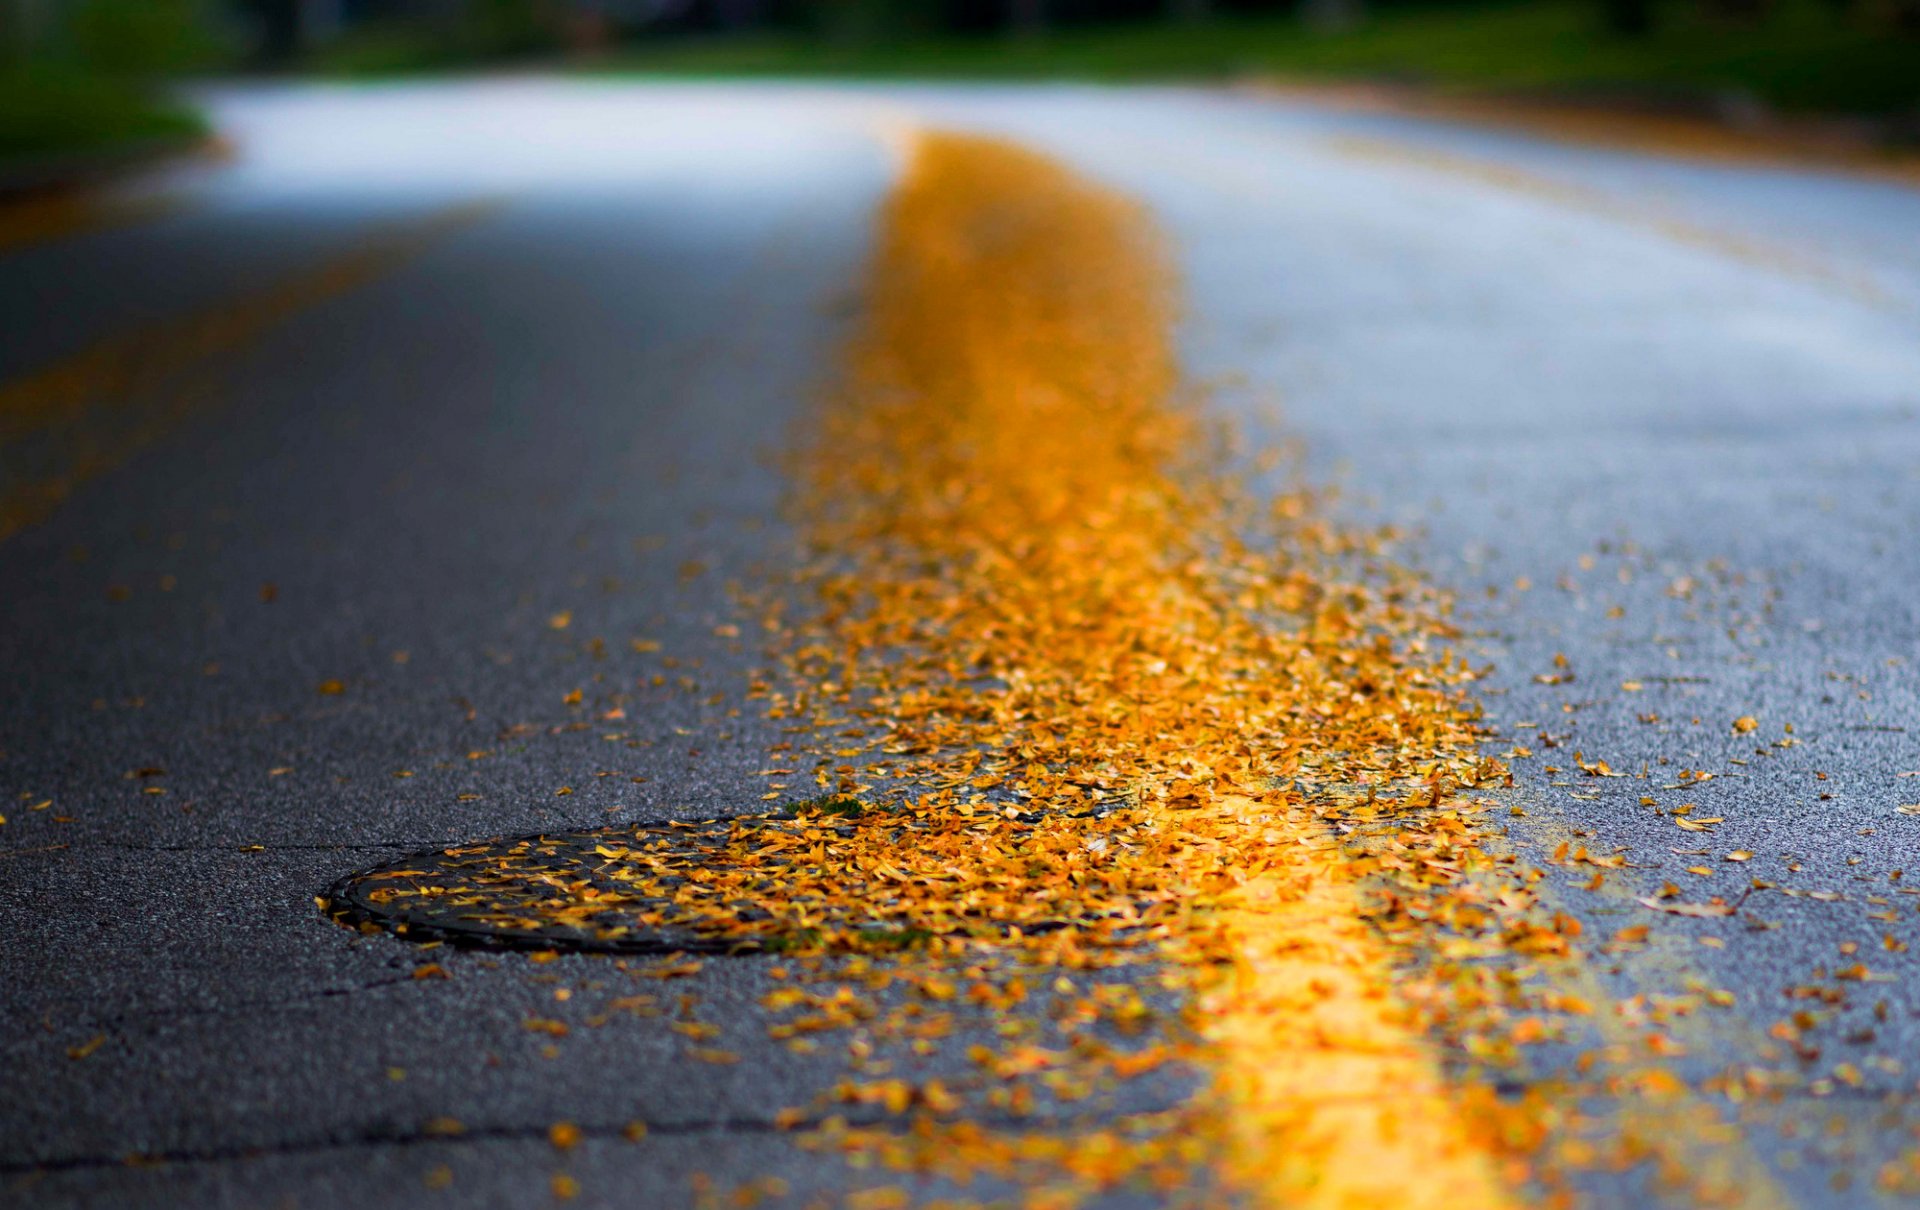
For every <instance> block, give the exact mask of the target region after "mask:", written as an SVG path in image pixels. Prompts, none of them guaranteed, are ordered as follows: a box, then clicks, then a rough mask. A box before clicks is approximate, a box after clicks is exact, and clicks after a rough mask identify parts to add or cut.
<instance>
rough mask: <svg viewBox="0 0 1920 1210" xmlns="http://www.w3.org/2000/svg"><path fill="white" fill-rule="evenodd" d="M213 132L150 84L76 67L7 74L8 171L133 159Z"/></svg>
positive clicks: (1, 149)
mask: <svg viewBox="0 0 1920 1210" xmlns="http://www.w3.org/2000/svg"><path fill="white" fill-rule="evenodd" d="M204 131H205V124H204V123H203V122H202V121H201V119H200V117H199V115H197V114H196V113H194V112H193V110H191V109H190V108H188V107H186V106H184V105H181V104H179V103H177V102H174V101H171V100H169V99H167V98H166V97H164V96H163V95H160V94H159V93H157V92H155V91H154V90H153V89H152V88H150V87H148V86H146V85H145V84H143V83H139V82H136V81H133V80H129V79H126V78H123V77H118V76H109V75H103V74H100V73H96V72H91V71H86V70H83V69H80V68H76V67H72V66H68V65H51V64H32V65H20V66H12V67H7V68H5V69H0V163H5V162H18V161H31V160H40V159H46V158H52V157H63V156H74V155H86V154H91V153H98V152H114V151H131V150H135V149H138V148H142V147H147V146H153V145H157V144H160V143H164V142H170V141H175V140H178V141H186V140H189V139H192V138H194V137H196V136H198V135H200V134H202V133H204Z"/></svg>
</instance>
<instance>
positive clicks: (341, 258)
mask: <svg viewBox="0 0 1920 1210" xmlns="http://www.w3.org/2000/svg"><path fill="white" fill-rule="evenodd" d="M496 205H497V203H494V202H467V203H462V204H459V205H456V206H450V207H447V208H445V209H442V210H438V211H435V212H433V213H431V214H429V215H426V216H424V217H417V218H412V219H409V220H406V221H404V222H399V223H394V224H391V225H388V226H384V227H382V228H379V229H378V230H376V231H374V232H372V233H370V234H368V235H366V236H364V237H363V238H361V239H360V240H358V241H357V242H356V243H355V244H354V245H353V246H352V247H350V248H348V249H346V250H345V251H343V252H340V253H337V254H335V255H334V256H331V257H329V258H327V259H326V260H324V261H322V262H320V263H319V264H317V265H313V266H310V267H308V268H305V269H302V270H300V271H298V272H295V273H293V274H291V275H289V276H287V277H285V278H282V279H281V280H279V281H277V282H275V283H274V284H273V285H271V286H269V287H268V288H266V289H265V290H261V291H256V292H253V293H249V294H245V295H241V296H240V297H237V298H234V299H230V300H228V301H226V302H222V303H219V304H216V305H214V306H212V307H209V308H207V309H205V310H202V311H200V312H198V313H196V314H193V315H189V316H186V317H184V318H181V319H177V320H172V321H168V322H164V323H160V324H156V325H153V326H150V327H147V328H144V329H141V330H138V331H135V332H131V333H128V334H124V335H121V336H116V337H110V338H108V339H106V340H103V341H100V342H99V343H97V344H94V345H92V346H89V347H88V348H85V349H82V350H81V351H79V352H78V353H75V354H73V355H71V356H69V357H66V358H64V359H62V360H61V361H58V362H56V363H55V364H53V365H51V366H48V367H46V368H45V369H42V370H40V371H38V372H36V373H33V374H30V375H28V376H27V377H24V378H20V379H16V380H14V381H13V382H11V383H8V384H6V385H4V386H0V446H7V445H14V444H17V443H21V442H26V441H46V442H49V443H50V445H51V451H52V454H53V461H55V462H56V463H57V465H56V466H55V467H53V468H52V469H50V470H48V471H46V472H43V473H42V474H40V475H39V476H38V477H36V478H34V479H32V480H30V481H27V482H23V483H19V484H16V485H14V486H13V487H12V488H10V489H8V490H7V491H6V492H5V493H4V494H0V541H5V540H6V539H7V538H9V537H12V536H13V535H14V534H16V533H18V532H19V531H20V530H22V529H24V528H26V527H28V526H30V525H34V524H37V523H38V522H39V521H41V520H43V519H44V518H45V517H46V516H48V515H49V514H50V513H51V512H52V511H53V510H54V509H56V508H58V507H59V505H60V504H61V503H62V502H64V501H65V500H66V499H67V498H68V497H69V496H70V495H72V493H73V491H74V490H75V489H76V488H77V487H79V486H80V485H81V484H83V483H85V482H87V481H89V480H91V479H93V478H95V477H97V476H98V475H100V474H102V473H104V472H106V471H109V470H111V469H113V468H114V467H117V466H119V465H120V464H122V463H123V462H125V461H126V460H127V459H128V458H130V457H132V456H133V455H134V454H135V453H137V452H138V451H139V450H141V449H143V448H145V447H146V446H147V445H149V444H151V443H152V442H153V441H155V440H157V439H158V438H159V437H161V436H163V435H164V434H165V433H167V432H170V431H172V429H173V427H174V426H175V425H176V424H177V423H178V422H179V421H180V420H181V419H182V418H183V417H185V416H186V415H188V414H189V413H191V411H192V410H193V409H194V408H195V407H197V406H199V405H201V404H202V403H204V402H206V400H207V399H208V397H209V393H208V392H207V391H206V390H205V387H204V384H203V383H200V382H197V381H193V380H191V375H192V374H193V373H194V372H196V371H198V370H200V369H201V368H202V367H204V366H206V365H208V364H209V363H211V362H212V361H213V360H214V359H216V358H218V357H219V356H220V355H222V354H225V353H228V352H231V351H232V350H234V349H237V348H239V347H241V346H242V345H244V344H246V343H247V342H249V341H251V340H253V339H255V338H257V337H259V336H261V335H263V334H264V333H266V332H267V331H269V330H270V329H272V328H274V327H276V326H278V325H279V324H281V323H283V322H284V321H286V320H288V319H290V318H292V317H293V316H294V315H297V314H299V313H300V312H302V311H305V310H307V309H308V308H310V307H313V306H316V305H318V304H319V303H322V302H325V301H327V300H328V299H331V298H336V297H338V296H340V295H342V294H345V293H347V292H348V291H350V290H353V289H355V288H357V287H359V286H361V285H364V284H366V283H367V282H369V281H372V280H373V279H375V278H376V277H378V276H380V275H381V274H383V273H385V272H387V271H389V270H391V269H392V268H393V267H395V266H396V265H398V264H399V263H401V262H402V261H404V260H405V259H407V258H408V257H410V256H413V255H415V254H416V253H418V252H420V251H421V250H423V249H424V248H425V247H427V246H428V245H429V244H430V243H432V242H433V241H434V240H436V239H438V238H440V237H441V236H443V235H446V234H448V233H449V232H451V231H454V230H456V229H458V228H460V227H463V226H465V225H467V224H469V223H472V222H474V221H475V220H477V219H478V218H480V217H481V216H483V215H485V214H487V213H490V212H491V211H492V210H493V209H494V208H495V207H496Z"/></svg>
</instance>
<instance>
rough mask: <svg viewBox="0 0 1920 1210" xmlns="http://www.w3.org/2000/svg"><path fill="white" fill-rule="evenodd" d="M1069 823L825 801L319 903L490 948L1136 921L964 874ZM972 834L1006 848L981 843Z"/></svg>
mask: <svg viewBox="0 0 1920 1210" xmlns="http://www.w3.org/2000/svg"><path fill="white" fill-rule="evenodd" d="M1070 819H1077V820H1079V822H1080V823H1081V824H1084V822H1085V817H1084V816H1083V815H1082V816H1072V817H1069V816H1047V815H1020V816H1015V815H1012V814H1011V813H1008V814H1005V815H1002V814H999V813H991V814H983V815H981V816H978V817H974V818H968V817H961V818H953V817H948V816H939V817H935V816H930V815H926V814H918V813H914V812H911V811H904V810H903V811H887V810H880V809H863V808H862V807H861V806H860V805H859V804H857V803H851V802H839V803H829V804H827V805H826V806H824V807H821V808H809V809H807V810H804V811H800V812H786V813H781V814H774V815H756V816H747V817H740V818H734V819H719V820H708V821H701V822H693V823H677V822H676V823H644V824H624V825H618V826H615V827H608V828H596V829H593V830H590V831H579V832H563V833H551V834H543V835H538V836H523V837H517V838H507V839H498V840H485V841H478V842H475V843H472V844H463V845H456V846H453V847H450V848H445V849H437V850H432V851H428V852H423V853H416V854H413V855H412V856H409V857H403V858H401V859H399V860H397V861H392V862H388V863H386V864H384V865H379V866H375V867H373V868H372V869H369V870H364V871H361V872H359V873H356V874H352V875H349V876H348V877H346V878H343V879H341V880H340V881H339V882H337V883H335V884H334V885H333V886H332V887H331V888H329V889H328V891H327V892H326V894H324V895H323V896H321V898H320V906H321V909H322V910H323V911H325V912H326V913H327V915H329V916H330V917H332V918H333V919H334V920H336V921H338V922H339V923H341V924H344V925H347V926H349V927H355V928H359V929H361V930H362V931H368V932H373V931H385V932H390V933H393V934H396V935H398V936H401V937H405V938H407V939H409V940H413V941H423V942H424V941H439V942H446V943H451V944H458V945H467V946H480V947H487V948H496V949H537V950H556V949H557V950H576V951H594V952H603V953H621V954H660V953H672V952H689V953H749V952H756V951H767V950H788V949H796V948H805V947H810V946H813V945H816V944H820V943H822V942H824V941H833V942H837V943H840V944H853V945H857V946H859V947H860V948H863V949H871V948H887V947H896V946H897V947H905V946H910V945H914V944H918V943H920V942H922V941H925V940H927V939H930V938H933V937H940V936H951V935H956V934H961V935H983V934H988V933H992V934H998V935H1005V934H1006V933H1007V932H1008V931H1010V930H1015V929H1017V930H1019V931H1021V932H1024V933H1039V932H1049V931H1054V930H1058V929H1061V928H1066V927H1084V928H1087V929H1089V930H1091V931H1093V932H1096V933H1098V934H1101V935H1104V936H1107V937H1109V938H1112V939H1114V940H1118V939H1119V937H1120V936H1121V935H1122V934H1124V933H1126V932H1130V931H1131V930H1132V929H1135V928H1137V927H1138V926H1139V925H1140V924H1141V918H1140V916H1139V914H1138V912H1137V911H1136V910H1134V909H1131V908H1129V909H1126V910H1120V911H1116V910H1114V907H1113V904H1112V902H1111V901H1108V902H1105V903H1101V904H1098V905H1095V904H1092V903H1080V902H1075V901H1073V900H1071V899H1070V898H1066V899H1050V898H1048V897H1047V896H1044V895H1043V896H1039V897H1032V896H1028V897H1021V896H1017V895H1008V894H1006V893H1004V890H1003V891H1002V892H1001V893H997V894H985V893H983V888H986V887H990V886H991V885H992V884H993V883H994V882H996V881H1000V882H1002V886H1003V887H1004V885H1005V884H1004V880H1001V879H996V877H995V871H993V870H989V869H984V868H969V867H970V866H976V865H978V864H979V863H980V862H981V861H982V860H989V859H988V858H987V857H986V856H985V855H987V854H990V853H991V854H995V855H998V854H1004V855H1005V857H1006V859H1007V860H1009V861H1013V862H1020V863H1022V864H1025V863H1026V861H1027V859H1026V858H1025V857H1022V855H1021V852H1020V850H1021V849H1023V848H1025V847H1026V846H1025V845H1023V844H1020V843H1015V844H1012V845H1007V844H1005V843H1004V842H1005V840H1006V834H1007V833H1008V832H1009V831H1015V832H1018V830H1020V829H1026V836H1028V837H1031V838H1032V839H1033V840H1034V841H1035V842H1036V845H1037V847H1038V848H1046V847H1047V836H1046V834H1047V833H1048V832H1049V831H1050V830H1052V829H1053V828H1056V827H1063V826H1065V825H1066V824H1067V823H1068V821H1069V820H1070ZM983 828H991V829H992V830H993V831H994V832H995V834H996V836H997V837H998V838H999V839H1000V841H1001V842H1002V843H1001V844H1000V845H998V846H996V847H992V848H989V847H987V846H983V845H982V843H981V842H982V840H983V836H982V835H980V834H979V833H980V832H981V830H982V829H983ZM1076 835H1078V833H1076ZM1074 843H1078V841H1077V840H1076V841H1075V842H1074ZM1030 856H1037V853H1036V854H1032V855H1030ZM991 860H994V861H997V860H998V857H997V856H996V857H994V858H992V859H991ZM1002 872H1003V873H1004V871H1002Z"/></svg>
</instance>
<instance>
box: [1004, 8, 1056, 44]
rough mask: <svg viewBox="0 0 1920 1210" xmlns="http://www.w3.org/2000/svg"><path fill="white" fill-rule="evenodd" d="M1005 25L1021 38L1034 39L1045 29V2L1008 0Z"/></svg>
mask: <svg viewBox="0 0 1920 1210" xmlns="http://www.w3.org/2000/svg"><path fill="white" fill-rule="evenodd" d="M1007 23H1008V24H1009V25H1010V26H1012V28H1013V32H1014V33H1015V34H1017V35H1019V36H1021V37H1028V38H1030V37H1034V36H1036V35H1038V34H1043V33H1045V32H1046V29H1047V0H1009V6H1008V9H1007Z"/></svg>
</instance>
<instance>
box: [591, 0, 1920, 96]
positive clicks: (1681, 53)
mask: <svg viewBox="0 0 1920 1210" xmlns="http://www.w3.org/2000/svg"><path fill="white" fill-rule="evenodd" d="M1658 13H1659V20H1658V24H1657V26H1656V28H1655V29H1654V30H1653V32H1652V33H1650V34H1649V35H1647V36H1645V37H1641V38H1624V37H1619V36H1615V35H1610V34H1608V33H1606V32H1604V31H1603V30H1602V29H1601V24H1600V14H1599V7H1598V5H1596V4H1593V3H1578V2H1571V0H1517V2H1515V3H1508V4H1493V5H1476V6H1461V7H1454V6H1445V7H1422V8H1414V9H1384V10H1378V11H1376V13H1375V14H1374V15H1373V17H1372V18H1371V19H1370V20H1368V21H1367V22H1366V23H1365V24H1363V25H1361V26H1360V27H1358V28H1356V29H1353V30H1351V31H1348V32H1341V33H1317V32H1313V31H1310V30H1308V29H1306V28H1304V27H1303V26H1302V25H1301V24H1300V23H1299V22H1297V21H1294V20H1290V19H1284V18H1260V19H1245V18H1224V17H1223V18H1219V19H1216V20H1213V21H1209V22H1204V23H1194V24H1184V25H1180V24H1175V25H1166V24H1154V25H1131V26H1127V25H1115V26H1105V27H1099V28H1091V29H1069V30H1060V31H1058V32H1053V33H1048V34H1044V35H1040V36H1036V37H1031V38H1026V39H1008V38H986V37H982V38H959V37H911V38H903V39H899V40H893V41H872V42H863V43H839V44H836V43H833V42H830V41H823V40H820V39H815V38H803V37H767V36H762V37H754V38H744V39H743V38H718V37H714V38H684V39H678V40H673V41H661V42H658V43H653V44H639V45H635V46H632V47H629V48H628V49H626V50H625V51H623V52H622V53H621V54H619V55H618V56H617V57H616V58H614V59H613V60H611V61H609V62H607V63H605V64H602V65H600V66H599V67H598V68H596V70H599V71H613V72H627V73H649V74H662V75H680V76H743V75H747V76H751V75H836V76H856V77H862V76H864V77H881V78H885V77H902V76H921V77H935V78H998V79H1008V78H1013V79H1034V78H1047V79H1060V78H1065V79H1084V80H1143V79H1175V80H1178V79H1222V78H1230V77H1246V76H1271V77H1279V78H1287V77H1292V78H1307V79H1326V78H1356V77H1366V78H1375V79H1379V78H1391V79H1397V80H1403V81H1407V82H1415V83H1423V84H1429V85H1433V86H1436V87H1440V88H1443V89H1451V90H1463V91H1483V92H1536V93H1540V92H1544V93H1561V94H1579V93H1609V92H1611V93H1623V92H1626V93H1632V92H1637V93H1642V94H1650V95H1653V96H1668V97H1672V98H1675V99H1682V98H1687V97H1707V96H1711V95H1713V94H1724V93H1727V92H1738V93H1741V94H1745V95H1749V96H1752V97H1754V98H1757V99H1758V100H1760V101H1762V102H1764V103H1765V104H1767V105H1770V106H1773V107H1776V108H1779V109H1782V110H1789V111H1820V112H1834V113H1858V114H1872V115H1885V114H1894V113H1905V112H1911V111H1915V110H1920V37H1915V36H1913V35H1911V34H1908V35H1901V34H1898V33H1896V32H1894V31H1892V30H1890V29H1888V28H1886V27H1884V26H1877V25H1875V24H1874V23H1872V22H1868V21H1864V20H1862V19H1860V17H1859V16H1858V15H1857V14H1850V13H1849V14H1843V13H1842V12H1841V11H1839V9H1838V8H1837V7H1836V6H1833V5H1829V4H1822V3H1817V2H1813V0H1786V2H1784V3H1780V4H1778V5H1776V6H1774V7H1773V8H1772V9H1771V10H1770V11H1769V12H1768V13H1767V14H1766V15H1765V16H1764V17H1763V18H1761V19H1758V20H1753V21H1750V22H1739V21H1733V20H1729V19H1726V18H1715V17H1713V16H1712V15H1710V14H1708V13H1706V12H1704V11H1703V10H1702V6H1700V5H1699V4H1697V3H1691V2H1685V3H1668V4H1664V5H1661V6H1660V7H1659V9H1658Z"/></svg>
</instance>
